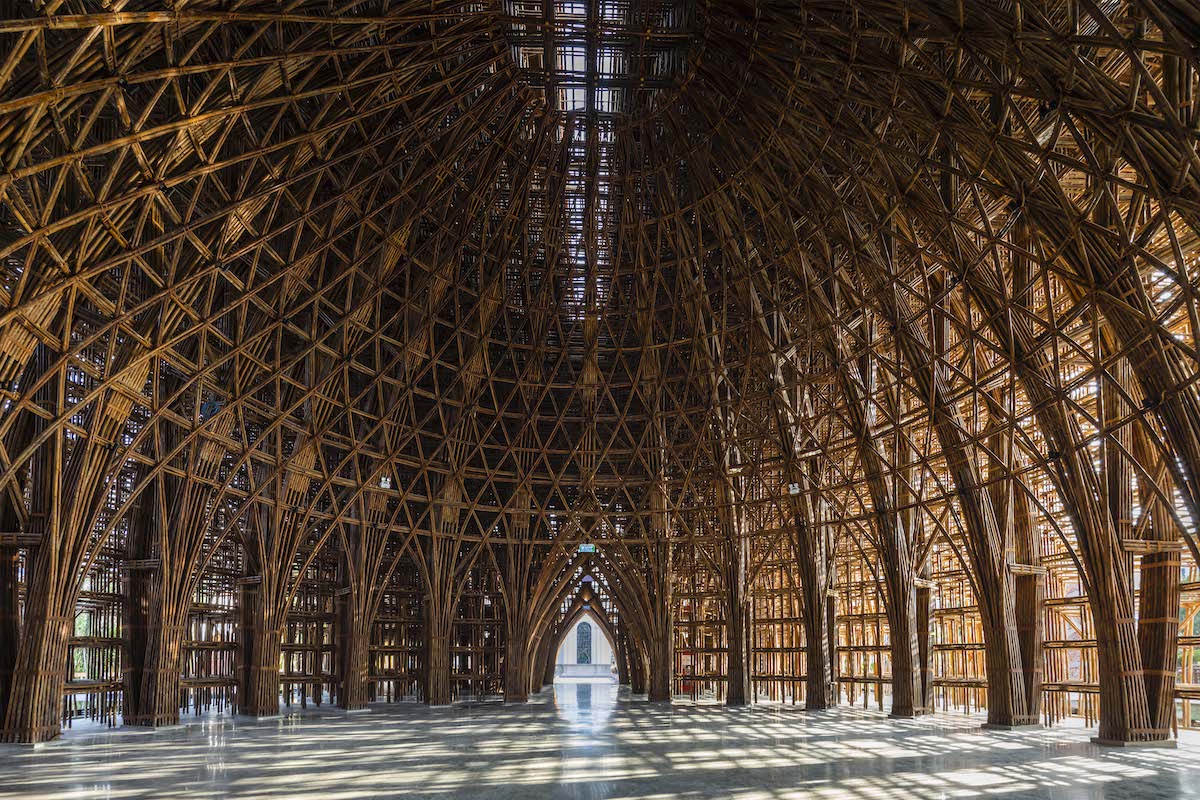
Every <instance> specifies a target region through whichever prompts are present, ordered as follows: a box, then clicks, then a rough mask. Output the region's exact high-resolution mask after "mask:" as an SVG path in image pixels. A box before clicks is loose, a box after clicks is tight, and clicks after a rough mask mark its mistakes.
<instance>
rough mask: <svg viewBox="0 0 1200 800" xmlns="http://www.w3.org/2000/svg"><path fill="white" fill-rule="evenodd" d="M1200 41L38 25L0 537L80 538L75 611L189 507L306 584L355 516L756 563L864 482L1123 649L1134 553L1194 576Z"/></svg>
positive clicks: (1031, 6) (706, 9)
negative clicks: (1185, 556) (1060, 571)
mask: <svg viewBox="0 0 1200 800" xmlns="http://www.w3.org/2000/svg"><path fill="white" fill-rule="evenodd" d="M1198 33H1200V18H1198V17H1197V15H1196V14H1195V9H1194V8H1192V7H1191V6H1190V5H1188V4H1186V3H1183V2H1178V0H1161V1H1160V0H1154V1H1151V0H1145V2H1143V1H1141V0H1139V1H1138V2H1132V3H1123V2H1105V3H1099V4H1096V3H1090V2H1076V1H1075V0H1050V1H1049V2H1024V1H1023V0H1022V1H1021V2H1015V3H1011V4H1007V3H991V2H981V1H980V2H969V3H965V4H962V3H960V4H952V3H946V2H940V0H918V1H917V2H906V3H898V2H895V1H894V0H887V1H885V0H812V1H808V2H794V3H792V2H770V1H769V0H757V1H752V0H722V2H713V1H709V2H699V1H697V2H684V1H683V0H679V2H644V3H641V2H627V1H625V0H557V1H556V2H549V1H547V2H538V1H537V0H504V2H488V3H484V2H477V3H467V2H450V1H449V0H432V2H430V1H429V0H423V1H422V2H411V1H408V0H391V1H388V0H372V1H371V2H357V3H340V4H339V3H329V2H305V1H303V0H302V1H300V2H290V3H275V2H272V3H266V2H255V1H253V0H251V1H250V2H207V1H206V0H199V1H198V2H178V3H175V4H173V5H170V6H167V5H163V4H158V3H149V2H147V3H141V2H128V3H104V4H100V3H91V2H77V3H60V2H50V3H41V4H38V5H36V6H24V5H23V6H21V7H20V9H19V10H18V11H16V12H10V14H9V16H7V17H6V18H5V19H3V20H0V40H2V41H3V42H4V45H5V47H4V48H3V51H0V164H2V166H0V170H2V172H0V253H2V255H3V264H4V266H3V270H2V284H0V301H2V308H3V313H2V316H0V382H2V384H3V387H4V389H3V391H4V394H3V408H4V414H3V416H2V417H0V441H2V442H3V449H2V450H0V482H2V486H3V489H4V491H5V493H6V495H5V499H4V505H3V507H2V508H0V513H2V514H3V518H2V520H0V529H2V530H4V531H10V532H14V533H13V535H14V536H15V535H17V534H16V533H15V532H20V536H28V537H33V538H32V539H30V540H29V541H37V542H45V541H47V539H52V540H53V541H54V542H55V546H54V548H52V549H53V551H54V552H55V553H56V556H55V561H54V563H52V564H42V565H40V566H35V567H33V568H32V571H33V573H34V574H38V575H41V574H42V573H39V572H37V570H39V569H40V570H42V571H43V573H44V576H43V578H44V580H45V581H47V582H48V583H47V586H48V587H50V588H46V589H44V590H42V589H39V591H45V592H46V593H47V594H46V597H45V598H43V599H44V601H45V603H47V604H48V605H47V608H48V611H47V616H48V617H50V618H55V617H58V616H61V615H64V614H67V613H68V612H69V609H70V608H71V607H72V606H73V604H74V601H75V599H76V597H77V596H78V591H79V586H78V582H77V581H76V582H75V583H74V584H72V581H71V578H72V577H73V576H81V575H82V574H84V572H86V569H87V567H88V565H89V563H90V562H91V560H92V559H94V558H95V556H96V553H97V552H98V551H99V549H100V548H101V547H102V545H103V542H104V540H105V538H106V537H107V536H108V535H109V534H110V533H111V532H112V531H113V530H114V529H115V528H117V527H118V526H120V525H121V524H123V522H122V521H123V520H124V519H125V518H126V514H127V512H128V510H129V509H132V508H134V507H135V506H136V505H137V504H138V502H139V499H141V500H145V499H146V497H148V496H149V495H148V494H147V492H149V491H150V490H151V487H154V486H158V485H161V484H162V483H163V482H164V481H168V480H170V481H183V482H188V483H189V485H194V486H195V487H196V488H195V495H194V497H193V498H192V500H190V501H188V502H190V503H191V505H190V506H189V505H188V502H184V503H182V505H181V507H180V508H182V509H183V510H180V509H175V510H174V511H173V514H174V516H173V517H172V518H175V519H178V518H179V515H181V514H182V515H185V516H186V515H187V514H191V515H193V516H195V517H197V518H199V516H203V515H204V514H205V513H207V512H208V511H211V509H214V508H220V509H222V514H223V516H222V520H223V522H222V524H223V525H224V526H225V531H224V532H225V533H226V534H228V535H230V536H236V537H238V538H239V539H241V540H243V541H245V542H246V543H247V548H248V549H249V550H250V551H251V552H252V553H253V554H254V558H255V560H256V562H257V563H259V564H269V563H278V564H281V565H284V567H286V569H285V568H284V567H281V568H280V571H281V574H283V573H286V572H288V570H290V569H291V567H292V565H293V562H295V563H296V564H303V563H304V558H305V557H306V556H304V554H311V553H313V552H315V551H316V550H317V548H318V546H319V545H321V544H322V543H324V542H326V541H328V540H330V539H331V538H332V537H336V536H338V535H340V534H339V530H341V528H342V527H344V526H345V525H347V524H349V523H351V522H352V521H355V520H365V519H370V520H371V521H372V522H373V524H377V525H379V526H380V527H382V528H384V529H386V530H389V531H391V532H392V533H393V534H394V535H395V536H397V537H400V539H401V540H402V541H404V542H406V543H408V544H411V543H412V542H414V541H418V540H419V539H420V538H421V537H431V536H433V535H434V534H438V535H440V536H445V537H447V538H449V539H451V540H453V541H454V542H455V544H456V546H458V545H464V546H465V545H466V544H469V543H472V542H508V541H514V540H522V541H523V537H524V536H525V535H526V534H525V533H521V534H520V535H518V534H517V533H515V531H517V530H518V529H519V530H524V529H523V528H521V524H524V523H521V524H518V523H517V522H516V521H515V520H516V518H517V517H521V516H531V517H532V518H533V519H534V520H535V522H534V526H533V531H534V533H533V537H534V539H536V540H538V541H542V542H545V543H549V542H551V541H554V542H557V543H558V545H557V546H558V547H559V548H560V549H563V550H568V549H570V547H572V546H573V545H574V543H576V542H580V541H584V540H599V541H609V542H612V541H617V540H620V541H621V542H623V544H620V545H614V546H613V547H612V548H610V549H608V550H605V551H604V553H605V555H604V556H603V557H604V558H605V559H607V561H606V564H607V565H608V568H609V569H610V570H612V571H614V572H615V573H616V574H620V573H621V572H622V570H625V569H628V568H629V567H628V564H629V563H633V562H639V563H640V561H639V559H641V558H642V556H641V555H640V553H642V550H640V549H639V548H646V549H647V550H649V548H651V547H653V546H654V543H655V542H658V541H659V540H660V539H661V538H662V537H663V536H664V535H666V536H668V537H670V538H672V539H673V540H675V541H679V542H688V543H690V544H693V545H696V546H698V547H699V548H700V549H701V551H703V552H704V553H705V554H706V557H707V558H708V559H709V561H710V562H711V564H712V565H713V566H714V569H719V568H720V567H719V565H721V564H724V563H726V562H727V561H728V558H729V552H728V550H727V549H723V548H727V547H728V540H729V530H731V529H734V530H738V531H741V532H742V533H741V534H739V535H743V536H745V537H746V538H747V540H748V544H747V547H748V548H749V550H750V551H751V556H750V557H751V560H753V558H754V557H755V555H756V554H757V555H758V556H761V555H762V554H764V553H766V552H768V551H771V550H772V548H774V547H775V544H776V543H777V542H778V540H779V538H780V537H781V536H782V535H784V532H785V530H788V529H791V528H793V527H795V524H796V519H797V516H801V517H802V516H803V515H804V514H808V513H815V512H811V508H815V507H816V505H817V504H818V503H817V502H816V501H817V500H818V499H819V501H820V502H819V504H820V505H822V506H823V507H828V509H829V511H828V512H827V513H829V514H834V515H837V516H838V517H839V518H840V519H842V520H844V521H846V522H848V523H849V526H850V527H848V528H846V529H844V530H845V533H844V535H845V536H853V537H854V538H855V539H856V540H857V544H855V545H854V546H857V547H862V548H864V549H871V550H874V551H876V552H879V553H881V554H891V555H896V554H895V553H892V550H891V549H890V548H894V547H896V546H897V544H896V543H897V542H900V543H901V545H902V547H901V550H903V551H904V552H903V553H901V554H900V555H898V556H897V557H898V558H901V560H902V561H903V560H904V559H909V560H911V559H913V558H915V559H916V561H917V562H918V563H919V561H920V557H919V554H922V553H928V550H929V548H930V547H931V546H932V544H931V543H932V542H933V540H935V539H936V538H938V537H939V536H941V537H951V536H953V537H957V538H955V539H954V541H955V542H956V546H957V547H960V549H961V553H960V557H961V558H962V559H963V561H964V563H966V564H969V565H970V566H971V570H972V571H973V572H974V573H975V574H977V575H978V576H980V577H977V578H976V580H977V581H978V582H979V583H978V587H979V589H980V591H981V593H986V591H987V590H988V588H989V587H993V588H994V587H996V586H1002V585H1003V584H1004V579H1003V578H1002V573H1003V571H1004V564H1005V563H1008V562H1012V561H1013V556H1012V553H1013V549H1014V545H1013V543H1012V540H1013V535H1012V533H1011V530H1012V527H1013V524H1014V523H1013V515H1015V514H1016V513H1017V512H1015V511H1013V508H1014V507H1015V506H1016V505H1017V504H1018V502H1020V503H1024V504H1026V505H1028V506H1030V507H1031V508H1032V511H1030V512H1029V513H1032V514H1034V515H1035V517H1036V519H1037V523H1036V524H1037V525H1039V526H1042V527H1044V528H1046V529H1047V530H1051V531H1053V532H1054V534H1055V535H1059V536H1061V537H1062V539H1063V540H1064V541H1067V542H1068V543H1069V547H1070V548H1071V550H1072V552H1073V553H1075V554H1076V558H1077V560H1078V563H1079V564H1080V567H1081V570H1082V571H1083V574H1084V575H1085V576H1086V578H1087V581H1088V584H1089V586H1088V590H1089V596H1092V595H1097V596H1100V597H1101V599H1099V600H1097V601H1096V602H1101V603H1108V604H1109V605H1110V606H1111V609H1110V610H1111V611H1112V616H1113V618H1114V619H1122V618H1123V617H1122V616H1121V609H1122V608H1124V606H1122V605H1121V604H1122V602H1124V601H1123V600H1122V598H1126V595H1128V596H1130V597H1131V596H1132V594H1131V593H1132V591H1133V590H1132V588H1131V580H1132V579H1131V578H1130V577H1129V573H1130V571H1129V569H1127V568H1125V567H1123V566H1121V564H1120V563H1116V562H1114V560H1113V553H1114V552H1120V549H1121V543H1122V542H1124V541H1129V540H1133V539H1149V538H1153V537H1154V535H1161V536H1162V537H1164V538H1171V539H1176V540H1177V539H1179V538H1180V537H1182V539H1183V541H1184V543H1185V546H1186V547H1187V548H1189V549H1190V550H1191V552H1192V553H1193V555H1196V541H1195V538H1194V521H1195V520H1196V519H1197V514H1198V512H1200V484H1198V483H1197V479H1196V478H1195V476H1196V475H1197V471H1198V470H1200V393H1198V387H1197V385H1196V374H1197V369H1196V360H1197V351H1196V327H1197V325H1198V324H1200V317H1198V316H1197V302H1196V298H1195V293H1196V286H1197V276H1196V270H1197V241H1196V231H1197V223H1198V222H1200V216H1198V214H1200V184H1198V183H1197V181H1198V177H1197V176H1198V175H1200V172H1198V171H1197V168H1198V167H1200V161H1198V160H1197V154H1196V141H1197V122H1198V120H1200V115H1198V114H1197V109H1196V104H1195V82H1196V81H1195V72H1194V69H1195V66H1196V55H1195V50H1194V46H1193V44H1190V43H1194V42H1195V41H1196V40H1197V34H1198ZM789 484H792V485H794V486H795V487H796V488H795V491H794V492H792V491H790V490H789ZM1014 486H1017V487H1018V488H1016V489H1014V488H1013V487H1014ZM1002 487H1008V488H1007V489H1005V491H1010V493H1011V492H1016V493H1018V494H1022V493H1023V494H1024V495H1027V497H1025V499H1023V500H1020V501H1018V500H1015V499H1011V497H1009V498H1008V499H1006V498H1005V497H1002V496H1001V495H1002V494H1003V492H1002V491H1000V490H1001V488H1002ZM1019 487H1025V488H1023V489H1021V488H1019ZM117 495H119V496H120V501H119V502H115V503H114V502H111V499H112V497H114V496H117ZM796 497H800V498H802V499H801V500H796V499H794V498H796ZM797 506H799V509H797ZM166 510H167V509H165V507H164V512H165V511H166ZM918 510H919V514H918ZM822 513H826V512H822ZM906 513H910V514H914V515H917V516H920V517H921V519H923V520H924V522H923V523H921V524H917V523H916V522H915V521H912V520H910V521H907V522H906V521H905V518H904V514H906ZM889 515H890V516H889ZM884 516H888V519H890V520H892V521H891V522H879V519H882V518H883V517H884ZM1135 517H1136V519H1135ZM206 519H207V517H206ZM896 520H900V522H898V523H897V522H896ZM914 520H915V517H914ZM1147 520H1152V522H1148V521H1147ZM197 525H198V523H197ZM801 527H803V526H802V525H801ZM1150 528H1155V529H1156V530H1157V531H1158V533H1157V534H1148V533H1147V530H1148V529H1150ZM180 530H181V531H183V533H182V534H181V535H182V536H184V537H186V536H189V535H190V536H192V537H193V538H192V540H189V541H188V542H186V543H185V544H184V545H182V547H183V550H182V556H181V560H180V569H183V570H185V571H198V570H199V569H200V567H201V566H202V564H203V563H204V559H206V558H207V557H208V555H209V552H208V551H207V550H206V549H205V547H206V545H205V544H204V541H203V536H202V535H201V534H200V533H197V531H199V530H200V529H199V527H195V529H194V530H193V529H191V528H188V527H187V525H186V524H185V525H183V526H182V527H181V528H180ZM188 531H191V533H188ZM38 537H43V538H38ZM20 541H24V540H20V539H19V537H18V538H17V539H14V542H16V543H19V542H20ZM960 541H961V542H962V544H961V545H960V544H958V543H959V542H960ZM547 546H548V544H547ZM622 548H623V549H622ZM46 549H47V548H43V550H46ZM634 551H636V552H637V553H638V554H639V555H637V556H635V555H634ZM910 551H911V552H910ZM456 552H457V551H456ZM913 553H916V554H918V555H917V556H914V555H913ZM296 554H301V555H299V556H297V555H296ZM307 557H311V555H309V556H307ZM380 557H382V553H380ZM429 558H431V559H432V558H433V556H429ZM647 558H648V556H647ZM297 559H298V560H297ZM1117 561H1120V559H1117ZM422 563H424V562H422ZM430 563H431V564H432V562H430ZM1122 563H1123V562H1122ZM429 569H433V567H432V566H430V567H429ZM263 571H264V573H265V572H266V571H267V570H266V568H263ZM52 575H53V576H62V578H61V580H59V581H58V582H57V583H56V582H55V580H52V578H51V576H52ZM987 575H991V576H992V577H990V578H989V577H986V576H987ZM910 577H911V576H910ZM39 580H41V579H39ZM289 580H290V579H289V578H288V577H287V575H284V577H282V578H281V579H280V582H279V586H277V587H275V588H274V589H273V590H272V591H275V592H278V593H279V595H280V596H281V597H283V596H286V595H287V593H288V592H289V591H290V590H291V588H290V587H292V584H291V583H290V582H289ZM881 580H883V577H882V576H881ZM31 585H34V584H33V583H31ZM38 585H39V586H40V585H41V584H38ZM1102 585H1103V586H1109V588H1110V589H1111V591H1108V592H1107V593H1106V592H1105V591H1102V590H1101V586H1102ZM997 591H999V589H997ZM1104 598H1108V599H1104ZM1127 599H1128V598H1126V600H1127ZM1010 605H1011V604H1010ZM995 613H996V614H999V615H1001V616H1002V615H1003V613H1005V612H1003V611H1002V610H1001V611H996V612H995ZM1006 620H1007V618H1005V619H1001V617H1000V616H997V617H996V619H995V620H993V622H994V623H995V624H998V625H1000V626H1001V627H1002V626H1003V625H1004V624H1006Z"/></svg>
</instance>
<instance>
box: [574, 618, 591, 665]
mask: <svg viewBox="0 0 1200 800" xmlns="http://www.w3.org/2000/svg"><path fill="white" fill-rule="evenodd" d="M575 663H576V664H590V663H592V623H590V622H581V623H579V627H578V628H577V629H576V631H575Z"/></svg>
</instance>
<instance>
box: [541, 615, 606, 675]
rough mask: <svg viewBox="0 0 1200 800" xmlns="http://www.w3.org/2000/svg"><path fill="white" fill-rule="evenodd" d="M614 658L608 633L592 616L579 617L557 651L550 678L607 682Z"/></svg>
mask: <svg viewBox="0 0 1200 800" xmlns="http://www.w3.org/2000/svg"><path fill="white" fill-rule="evenodd" d="M615 664H616V657H615V655H614V651H613V643H612V641H611V640H610V639H609V638H608V631H607V630H605V628H604V626H603V625H601V624H600V622H599V620H597V619H596V618H595V617H594V616H593V615H592V614H590V613H585V614H580V615H579V619H577V620H576V621H575V623H574V624H573V625H572V626H571V627H570V628H569V629H568V630H567V631H566V633H565V634H564V635H563V637H562V642H561V644H559V647H558V655H557V657H556V660H555V667H554V674H555V675H557V676H561V677H564V678H609V677H611V676H612V674H613V670H614V668H615Z"/></svg>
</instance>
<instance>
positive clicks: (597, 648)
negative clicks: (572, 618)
mask: <svg viewBox="0 0 1200 800" xmlns="http://www.w3.org/2000/svg"><path fill="white" fill-rule="evenodd" d="M581 622H587V623H589V624H590V625H591V626H592V663H593V664H597V665H601V666H608V665H611V664H612V662H613V652H612V645H611V644H609V642H608V634H607V633H605V631H604V628H602V627H600V623H599V622H597V621H596V619H595V617H593V616H592V615H591V614H584V615H583V616H582V617H580V618H579V621H578V622H576V623H575V624H574V625H572V626H571V630H569V631H567V635H566V636H564V637H563V642H562V646H561V647H559V648H558V661H557V662H556V663H558V664H564V665H565V664H571V665H573V664H575V663H577V661H576V655H577V654H578V652H579V650H578V640H577V632H578V630H579V624H580V623H581Z"/></svg>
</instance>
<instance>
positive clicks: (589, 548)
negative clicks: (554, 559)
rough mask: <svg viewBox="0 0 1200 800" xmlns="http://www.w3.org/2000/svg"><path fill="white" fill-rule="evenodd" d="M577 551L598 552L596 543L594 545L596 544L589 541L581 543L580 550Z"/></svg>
mask: <svg viewBox="0 0 1200 800" xmlns="http://www.w3.org/2000/svg"><path fill="white" fill-rule="evenodd" d="M577 552H580V553H594V552H596V545H594V544H591V543H589V544H581V545H579V550H578V551H577Z"/></svg>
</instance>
